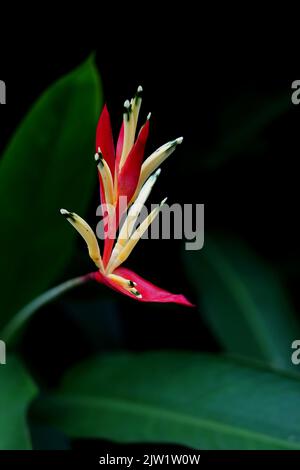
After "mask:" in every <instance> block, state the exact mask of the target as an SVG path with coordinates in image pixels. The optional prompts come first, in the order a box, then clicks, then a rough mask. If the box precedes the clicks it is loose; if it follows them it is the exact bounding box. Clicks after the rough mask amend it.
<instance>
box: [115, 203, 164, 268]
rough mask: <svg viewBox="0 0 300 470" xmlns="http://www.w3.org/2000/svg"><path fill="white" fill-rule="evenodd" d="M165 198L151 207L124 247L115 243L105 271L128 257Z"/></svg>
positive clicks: (118, 264)
mask: <svg viewBox="0 0 300 470" xmlns="http://www.w3.org/2000/svg"><path fill="white" fill-rule="evenodd" d="M166 200H167V198H165V199H164V200H163V201H162V202H161V204H160V206H159V207H156V208H155V209H153V211H152V212H150V214H149V215H148V216H147V217H146V218H145V220H143V222H142V223H141V225H140V226H139V227H138V228H137V229H136V230H135V231H134V232H133V234H132V236H131V237H130V239H129V240H128V241H127V242H126V244H125V246H124V247H120V245H116V246H115V248H114V249H113V252H112V255H111V259H110V261H109V263H108V265H107V268H106V271H107V273H111V272H113V271H114V270H115V269H116V268H117V267H118V266H120V264H122V263H124V261H125V260H126V259H127V258H128V256H129V255H130V253H131V252H132V250H133V248H134V247H135V245H136V244H137V242H138V241H139V240H140V238H141V237H142V236H143V234H144V233H145V231H146V230H147V228H148V227H149V225H150V224H151V223H152V222H153V220H154V219H155V217H156V216H157V215H158V213H159V211H160V208H161V206H162V205H163V204H164V203H165V202H166Z"/></svg>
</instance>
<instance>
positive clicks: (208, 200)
mask: <svg viewBox="0 0 300 470" xmlns="http://www.w3.org/2000/svg"><path fill="white" fill-rule="evenodd" d="M157 28H158V26H157ZM154 31H155V33H157V34H158V35H161V34H162V32H161V30H159V31H158V32H157V31H156V30H155V28H154ZM154 31H153V34H154ZM178 34H180V35H181V37H183V32H182V31H181V32H180V31H178ZM95 36H96V37H94V38H92V39H91V40H90V41H87V42H86V44H84V45H83V44H81V45H80V46H78V45H77V44H76V43H75V42H74V43H73V44H72V40H71V39H68V40H67V41H65V42H60V44H59V45H55V44H54V43H52V44H51V45H47V46H46V45H44V44H43V45H41V44H40V46H38V44H36V47H34V48H33V47H30V46H28V45H27V44H25V43H24V44H22V42H19V43H17V44H15V45H11V46H10V47H9V48H8V47H6V46H5V45H4V47H3V48H2V51H1V61H0V79H2V80H5V82H6V85H7V105H6V106H2V107H1V108H0V150H3V148H4V147H5V143H6V142H7V140H8V138H9V136H10V135H11V133H12V131H13V129H14V128H15V127H16V125H17V124H18V123H19V122H20V121H21V119H22V117H23V116H24V114H25V113H26V111H27V110H28V108H29V107H30V105H31V104H32V103H33V101H34V100H35V99H36V98H37V97H38V96H39V94H40V93H41V92H42V91H43V90H44V89H45V88H47V87H48V86H49V85H50V84H51V83H52V82H53V81H55V80H56V79H57V78H59V77H60V76H61V75H62V74H64V73H67V72H68V71H69V70H71V69H72V68H73V67H75V66H76V65H78V64H79V63H80V62H82V61H83V60H85V58H86V57H87V56H88V55H89V54H90V52H91V51H96V60H97V65H98V68H99V71H100V74H101V77H102V81H103V89H104V94H105V98H106V101H107V103H108V107H109V110H110V112H111V116H112V122H113V126H114V132H115V135H116V134H117V132H118V130H119V126H120V123H121V112H122V104H123V102H124V100H125V99H126V98H130V97H131V96H132V95H133V94H134V92H135V89H136V87H137V86H138V85H140V84H141V85H142V86H143V88H144V100H143V105H142V113H141V116H142V120H143V119H144V118H145V117H146V115H147V114H148V112H149V111H151V112H152V120H151V134H150V139H149V144H148V147H147V149H148V152H151V151H152V150H154V149H155V148H156V147H158V146H159V145H161V144H163V143H165V142H166V141H168V140H171V139H174V138H176V137H179V136H181V135H183V136H184V142H183V144H182V145H181V146H180V147H178V148H177V150H176V152H175V154H174V155H172V157H170V159H169V160H168V161H166V162H165V163H164V164H163V166H162V174H161V176H160V178H159V180H158V182H157V185H156V187H155V189H154V190H153V193H152V195H151V202H158V201H160V200H161V199H163V198H164V197H165V196H168V198H169V202H171V203H175V202H178V203H181V204H183V203H193V204H195V203H204V204H205V234H207V233H208V234H209V233H215V232H217V233H224V234H225V235H226V236H228V237H230V236H231V234H233V235H234V236H238V237H239V238H241V239H242V240H243V241H245V242H247V244H248V245H250V246H251V247H252V248H253V249H254V250H255V252H256V253H257V254H258V255H259V256H260V257H261V258H262V259H263V260H265V262H266V263H268V264H271V266H273V269H274V270H276V272H278V273H279V274H280V275H281V276H282V279H283V282H284V284H285V285H286V287H287V288H288V289H289V292H290V294H291V298H292V300H293V302H294V304H295V306H296V307H297V306H299V304H300V299H299V295H298V278H299V271H300V269H299V259H300V250H299V242H298V240H299V235H300V233H299V228H298V217H299V209H298V180H299V172H298V167H299V165H298V160H299V150H300V142H299V138H298V135H299V119H300V106H299V107H297V106H294V105H293V104H292V103H291V102H290V105H288V106H287V109H286V110H285V111H284V112H282V114H280V113H278V116H276V117H274V118H272V119H270V120H269V122H268V124H267V125H265V126H263V128H262V129H261V130H260V131H259V132H257V133H256V134H255V135H254V137H251V138H250V139H248V140H247V139H246V140H245V142H244V141H243V144H242V145H241V147H240V148H239V147H237V148H234V149H233V151H231V147H229V150H227V151H223V152H221V151H220V148H221V149H222V148H223V147H224V146H223V143H222V142H223V140H224V135H225V137H226V136H230V135H231V136H234V135H235V132H236V133H237V135H239V134H238V130H239V128H240V124H241V123H243V122H247V119H248V118H249V115H250V116H252V121H253V116H254V118H257V119H258V120H259V119H260V115H259V112H260V111H258V110H260V109H263V108H264V106H263V105H264V103H265V102H266V101H267V102H268V100H273V99H274V100H276V99H277V98H278V97H281V96H283V97H284V99H286V101H287V102H289V100H290V95H291V83H292V81H293V80H296V79H299V76H297V75H296V76H290V77H287V78H280V77H279V76H278V74H277V73H272V72H271V70H269V73H267V74H266V73H264V74H263V73H262V71H261V68H260V63H258V62H257V63H256V61H255V58H254V57H253V55H251V56H250V55H247V54H246V57H245V55H244V56H243V58H242V57H241V56H240V55H239V53H238V51H236V55H235V56H234V57H233V56H232V49H231V50H230V49H228V50H227V52H228V51H230V53H229V52H228V53H227V56H226V50H221V49H220V47H219V43H217V44H216V45H213V44H212V42H211V41H210V40H209V38H208V37H206V42H205V43H203V42H202V38H200V37H199V40H198V41H197V42H195V40H194V38H193V41H189V40H188V39H187V38H186V37H185V39H186V41H185V42H183V41H181V40H180V38H178V37H177V42H175V41H173V40H172V37H169V38H166V37H164V41H162V43H160V44H159V43H158V44H157V45H156V43H154V42H153V43H152V44H151V46H150V47H147V48H145V49H144V50H143V47H141V50H139V49H137V48H136V47H135V39H136V37H135V35H134V34H133V38H132V40H130V41H129V44H128V38H127V36H126V34H125V33H124V41H123V42H121V43H119V44H118V45H115V44H114V43H113V41H111V42H110V41H108V38H107V36H105V35H104V37H105V41H104V40H103V35H102V34H101V28H100V27H99V31H98V32H97V34H96V35H95ZM110 39H111V38H110ZM36 41H37V43H38V42H39V37H38V35H37V37H36ZM219 42H222V38H219ZM142 45H143V44H142ZM140 46H141V44H140ZM225 49H226V48H225ZM239 59H240V60H239ZM245 59H246V60H245ZM250 71H251V73H249V72H250ZM246 129H247V126H246ZM222 146H223V147H222ZM225 148H226V145H225ZM148 152H147V153H148ZM220 152H221V156H219V157H218V156H217V155H219V153H220ZM41 157H42V156H41ZM92 157H93V156H92V155H91V156H90V158H91V159H92ZM86 158H87V160H88V158H89V156H86ZM33 171H34V169H33ZM97 205H98V190H95V198H94V201H93V204H92V205H91V207H90V211H89V215H88V220H89V221H90V222H91V223H94V224H95V223H96V217H95V209H96V207H97ZM73 209H74V210H76V208H73ZM182 257H183V242H180V241H165V240H162V241H150V240H146V241H142V242H141V243H140V244H139V245H138V246H137V248H136V249H135V250H134V253H133V254H132V256H131V257H130V260H129V261H127V263H126V264H127V265H128V267H130V268H132V269H133V270H134V271H136V272H137V273H139V274H140V275H141V276H143V277H145V278H146V279H149V280H150V281H153V282H154V283H155V284H157V285H159V286H161V287H164V288H166V289H168V290H170V291H172V292H176V293H177V292H178V293H182V294H184V295H186V296H187V297H188V298H189V299H191V300H192V301H194V302H197V304H198V305H197V308H196V309H185V308H184V307H180V306H176V307H174V306H172V305H162V306H161V305H155V306H153V305H151V304H141V303H138V302H134V301H132V300H130V299H127V298H123V297H121V296H119V295H116V294H114V293H113V294H112V293H111V292H110V291H108V290H107V289H105V288H104V287H102V286H91V287H84V288H80V289H79V290H78V291H77V292H74V293H72V294H70V295H67V296H65V297H64V298H63V299H62V300H60V301H58V302H56V303H55V305H54V306H51V307H46V308H44V309H43V311H41V312H40V313H39V314H38V315H36V317H35V318H34V319H33V320H32V321H31V323H30V325H29V327H28V328H27V331H26V334H25V337H24V339H23V342H22V345H21V348H22V351H23V352H24V354H25V356H26V358H27V362H28V365H29V367H30V369H31V371H32V373H33V374H34V375H35V377H36V379H37V380H38V381H39V382H40V383H41V384H45V385H50V386H52V385H54V384H56V383H57V381H58V380H59V378H60V377H61V375H62V373H63V372H64V370H65V369H66V368H67V367H69V366H70V365H71V364H73V363H74V362H76V361H78V360H79V359H81V358H84V357H87V356H89V355H90V354H93V353H94V352H97V351H110V350H115V349H119V348H125V349H128V350H137V351H141V350H147V349H164V348H175V349H193V350H202V351H203V350H204V351H218V350H219V349H220V347H219V345H218V343H217V342H216V340H215V339H214V337H213V336H212V334H211V333H210V331H209V330H208V328H207V327H206V325H205V323H204V322H203V320H202V318H201V302H200V303H199V302H198V300H197V299H196V293H195V292H194V289H193V287H192V285H191V283H190V282H189V279H188V277H187V275H186V272H185V269H184V266H183V262H182ZM90 268H91V264H90V263H89V260H88V257H87V255H86V252H85V246H84V244H83V243H82V241H81V240H80V239H79V237H78V250H77V253H76V255H75V257H74V260H73V262H72V263H71V265H70V266H69V268H68V270H67V272H66V273H63V274H62V278H61V280H64V279H67V278H68V277H71V276H75V275H79V274H81V273H84V272H88V271H89V269H90ZM16 269H17V267H16ZM58 281H60V279H58ZM58 322H59V325H60V327H59V329H58V328H57V324H58ZM104 330H105V332H106V333H105V334H104V333H103V331H104ZM54 342H55V348H53V343H54ZM78 445H79V444H78V443H76V446H78Z"/></svg>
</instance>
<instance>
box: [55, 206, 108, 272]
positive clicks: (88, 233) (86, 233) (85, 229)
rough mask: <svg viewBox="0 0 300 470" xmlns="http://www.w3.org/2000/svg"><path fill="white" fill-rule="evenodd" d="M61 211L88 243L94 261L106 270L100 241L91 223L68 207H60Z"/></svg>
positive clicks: (101, 269)
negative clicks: (67, 208) (68, 209)
mask: <svg viewBox="0 0 300 470" xmlns="http://www.w3.org/2000/svg"><path fill="white" fill-rule="evenodd" d="M60 213H61V214H62V215H63V216H65V217H66V219H67V220H68V222H70V224H71V225H73V227H74V228H75V229H76V230H77V232H78V233H80V235H81V236H82V238H83V239H84V240H85V242H86V244H87V247H88V250H89V255H90V258H91V259H92V260H93V261H94V263H95V264H96V266H97V267H98V268H99V269H100V271H102V272H104V267H103V263H102V258H101V254H100V248H99V245H98V241H97V238H96V235H95V233H94V232H93V230H92V229H91V227H90V226H89V224H87V223H86V221H85V220H83V219H82V218H81V217H79V215H77V214H75V213H74V212H69V211H67V210H66V209H60Z"/></svg>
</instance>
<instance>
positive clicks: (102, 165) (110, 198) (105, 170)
mask: <svg viewBox="0 0 300 470" xmlns="http://www.w3.org/2000/svg"><path fill="white" fill-rule="evenodd" d="M95 161H96V163H97V167H98V170H99V172H100V174H101V179H102V183H103V189H104V193H105V201H106V204H110V205H113V204H114V186H113V180H112V176H111V172H110V168H109V166H108V164H107V162H106V161H105V160H104V158H103V155H102V154H101V152H100V149H99V153H96V154H95Z"/></svg>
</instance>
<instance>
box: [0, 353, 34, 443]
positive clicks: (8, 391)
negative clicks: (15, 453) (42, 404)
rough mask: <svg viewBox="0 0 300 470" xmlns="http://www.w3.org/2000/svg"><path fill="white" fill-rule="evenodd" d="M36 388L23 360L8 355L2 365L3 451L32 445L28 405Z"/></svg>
mask: <svg viewBox="0 0 300 470" xmlns="http://www.w3.org/2000/svg"><path fill="white" fill-rule="evenodd" d="M35 394H36V388H35V386H34V384H33V382H32V381H31V379H30V377H29V376H28V374H27V373H26V371H25V370H24V368H23V366H22V365H21V364H20V362H19V361H18V360H17V359H16V358H13V357H8V359H7V364H5V365H1V366H0V450H27V449H30V448H31V442H30V435H29V429H28V426H27V419H26V413H27V407H28V405H29V403H30V401H31V400H32V398H33V397H34V395H35Z"/></svg>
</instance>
